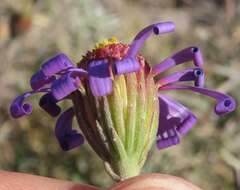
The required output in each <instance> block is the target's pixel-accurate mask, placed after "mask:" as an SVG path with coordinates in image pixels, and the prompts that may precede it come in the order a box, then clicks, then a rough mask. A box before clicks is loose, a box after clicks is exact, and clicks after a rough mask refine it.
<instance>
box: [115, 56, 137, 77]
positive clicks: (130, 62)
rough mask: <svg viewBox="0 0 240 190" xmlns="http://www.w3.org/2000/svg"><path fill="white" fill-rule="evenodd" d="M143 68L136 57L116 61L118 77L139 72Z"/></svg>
mask: <svg viewBox="0 0 240 190" xmlns="http://www.w3.org/2000/svg"><path fill="white" fill-rule="evenodd" d="M140 68H141V66H140V64H139V62H138V61H137V60H136V58H134V57H126V58H123V59H122V60H119V61H115V65H114V71H115V73H116V74H117V75H121V74H126V73H131V72H137V71H139V69H140Z"/></svg>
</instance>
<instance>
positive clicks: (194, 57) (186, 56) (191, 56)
mask: <svg viewBox="0 0 240 190" xmlns="http://www.w3.org/2000/svg"><path fill="white" fill-rule="evenodd" d="M188 61H193V62H194V65H195V66H197V67H202V65H203V58H202V54H201V51H200V49H199V48H197V47H188V48H185V49H183V50H181V51H179V52H177V53H175V54H174V55H172V56H171V57H169V58H166V59H165V60H163V61H162V62H161V63H159V64H157V65H155V66H154V67H153V68H152V72H153V73H154V74H159V73H161V72H164V71H166V70H168V69H170V68H172V67H174V66H176V65H179V64H182V63H185V62H188Z"/></svg>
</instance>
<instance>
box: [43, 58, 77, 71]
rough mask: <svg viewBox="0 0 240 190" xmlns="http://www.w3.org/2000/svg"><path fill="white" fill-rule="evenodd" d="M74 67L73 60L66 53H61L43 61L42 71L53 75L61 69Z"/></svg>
mask: <svg viewBox="0 0 240 190" xmlns="http://www.w3.org/2000/svg"><path fill="white" fill-rule="evenodd" d="M72 67H73V63H72V62H71V60H70V59H69V58H68V57H67V56H66V55H65V54H63V53H59V54H57V55H55V56H54V57H52V58H50V59H48V60H47V61H46V62H44V63H43V65H42V72H43V73H44V75H45V76H53V75H54V74H56V73H58V72H60V71H63V70H66V69H68V68H72Z"/></svg>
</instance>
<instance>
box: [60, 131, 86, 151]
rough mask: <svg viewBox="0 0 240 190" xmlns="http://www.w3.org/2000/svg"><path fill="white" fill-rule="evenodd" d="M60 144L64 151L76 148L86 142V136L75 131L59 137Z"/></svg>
mask: <svg viewBox="0 0 240 190" xmlns="http://www.w3.org/2000/svg"><path fill="white" fill-rule="evenodd" d="M59 142H60V146H61V148H62V149H63V150H64V151H68V150H71V149H74V148H76V147H78V146H80V145H82V144H83V143H84V138H83V136H82V135H81V134H78V133H75V134H70V135H66V136H64V137H62V138H61V139H59Z"/></svg>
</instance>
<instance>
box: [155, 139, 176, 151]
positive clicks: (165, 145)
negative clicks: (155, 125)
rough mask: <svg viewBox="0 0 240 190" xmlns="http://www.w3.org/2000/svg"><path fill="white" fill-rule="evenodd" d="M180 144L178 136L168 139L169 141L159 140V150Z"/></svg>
mask: <svg viewBox="0 0 240 190" xmlns="http://www.w3.org/2000/svg"><path fill="white" fill-rule="evenodd" d="M179 143H180V139H179V137H178V136H175V137H172V138H168V139H165V140H164V139H161V140H160V139H157V148H158V149H159V150H160V149H165V148H168V147H170V146H174V145H177V144H179Z"/></svg>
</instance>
